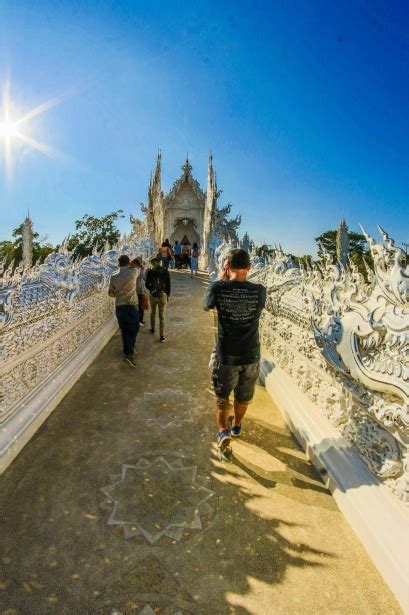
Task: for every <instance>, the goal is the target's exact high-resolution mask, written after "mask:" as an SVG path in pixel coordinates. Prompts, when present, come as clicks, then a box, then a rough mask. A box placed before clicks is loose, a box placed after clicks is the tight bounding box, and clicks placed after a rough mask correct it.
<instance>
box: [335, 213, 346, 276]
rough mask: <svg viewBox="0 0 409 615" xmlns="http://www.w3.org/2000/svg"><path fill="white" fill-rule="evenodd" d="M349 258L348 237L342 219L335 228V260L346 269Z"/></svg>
mask: <svg viewBox="0 0 409 615" xmlns="http://www.w3.org/2000/svg"><path fill="white" fill-rule="evenodd" d="M348 258H349V236H348V227H347V225H346V222H345V220H344V218H341V220H340V221H339V225H338V228H337V259H338V261H339V262H340V263H341V264H342V265H343V266H344V267H346V266H347V265H348Z"/></svg>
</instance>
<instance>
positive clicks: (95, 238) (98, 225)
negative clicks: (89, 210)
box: [68, 209, 124, 257]
mask: <svg viewBox="0 0 409 615" xmlns="http://www.w3.org/2000/svg"><path fill="white" fill-rule="evenodd" d="M123 217H124V216H123V210H122V209H118V210H117V211H113V212H111V213H110V214H107V215H106V216H102V218H97V217H96V216H90V215H89V214H85V216H83V217H82V218H81V220H76V221H75V229H76V231H77V232H76V233H75V234H74V235H71V237H70V239H69V241H68V249H69V250H71V251H73V252H74V255H75V256H81V257H84V256H89V255H91V254H92V251H93V249H94V248H97V249H98V250H101V249H102V248H103V246H104V245H105V243H106V242H107V241H108V243H109V245H110V247H111V248H112V246H113V245H115V244H116V243H117V242H118V240H119V238H120V236H121V233H120V231H119V229H118V227H117V226H116V225H115V222H116V221H117V220H118V218H123Z"/></svg>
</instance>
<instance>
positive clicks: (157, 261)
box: [149, 256, 160, 267]
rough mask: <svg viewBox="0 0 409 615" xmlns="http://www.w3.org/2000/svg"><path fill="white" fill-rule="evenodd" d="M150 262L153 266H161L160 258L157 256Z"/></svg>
mask: <svg viewBox="0 0 409 615" xmlns="http://www.w3.org/2000/svg"><path fill="white" fill-rule="evenodd" d="M149 262H150V264H151V265H152V267H159V266H160V260H159V259H158V258H156V256H155V257H154V258H151V260H150V261H149Z"/></svg>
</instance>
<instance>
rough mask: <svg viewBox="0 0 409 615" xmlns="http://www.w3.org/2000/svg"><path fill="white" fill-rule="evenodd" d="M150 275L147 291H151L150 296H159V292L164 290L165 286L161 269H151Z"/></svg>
mask: <svg viewBox="0 0 409 615" xmlns="http://www.w3.org/2000/svg"><path fill="white" fill-rule="evenodd" d="M151 276H152V280H151V288H150V291H149V292H150V293H151V295H152V297H160V296H161V294H162V293H164V292H165V288H166V285H165V280H164V275H163V274H162V272H161V271H152V273H151Z"/></svg>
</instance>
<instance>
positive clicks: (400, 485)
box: [252, 229, 409, 502]
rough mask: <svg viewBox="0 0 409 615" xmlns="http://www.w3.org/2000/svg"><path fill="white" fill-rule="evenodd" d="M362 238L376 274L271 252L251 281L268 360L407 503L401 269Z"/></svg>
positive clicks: (408, 372)
mask: <svg viewBox="0 0 409 615" xmlns="http://www.w3.org/2000/svg"><path fill="white" fill-rule="evenodd" d="M381 233H382V239H383V242H382V243H376V242H375V240H374V239H373V238H372V237H370V236H369V235H366V237H367V240H368V243H369V246H370V249H371V253H372V257H373V259H374V267H375V271H374V272H372V271H371V270H368V274H369V282H365V279H364V277H363V275H362V274H360V273H359V271H358V269H357V268H356V266H355V265H354V264H353V263H350V267H349V268H344V267H343V266H342V265H341V264H339V263H338V264H334V263H332V262H331V261H330V259H329V257H326V258H325V259H324V265H323V266H322V267H318V266H314V268H312V269H311V268H307V269H298V268H296V267H295V265H294V263H293V262H292V260H291V258H290V257H289V256H286V255H285V254H284V253H283V252H282V250H281V249H280V250H277V251H275V253H274V254H273V256H272V257H270V259H269V262H268V263H267V264H266V265H265V266H264V267H263V266H262V264H261V263H260V262H259V263H258V264H257V267H258V269H256V270H255V271H254V272H253V274H252V279H253V280H257V281H260V282H262V283H264V284H265V285H266V287H267V290H268V306H267V311H266V312H265V313H264V316H263V317H262V327H261V330H262V340H263V345H264V348H265V349H266V351H267V352H268V353H269V354H270V356H272V358H273V360H274V362H276V363H277V364H278V365H279V366H280V367H281V368H282V369H284V370H285V371H286V372H287V374H288V375H289V376H290V377H291V378H292V379H293V382H294V384H295V385H297V386H298V387H299V388H300V389H301V390H302V391H304V393H305V394H306V395H307V396H308V397H309V398H310V399H311V400H312V401H313V402H314V403H315V404H316V405H318V406H319V407H320V408H321V409H322V411H323V412H324V413H325V414H326V416H327V418H328V420H329V421H330V422H331V423H332V424H333V425H334V426H335V427H336V428H337V429H338V430H339V432H340V434H342V435H343V436H344V437H345V438H347V439H348V440H349V441H350V442H351V443H352V444H353V445H354V446H355V447H356V448H357V450H358V451H359V453H360V454H361V457H362V459H363V460H364V461H365V463H366V464H367V465H368V467H369V468H370V469H371V471H372V472H374V474H376V475H377V476H378V478H379V479H381V480H382V481H384V482H385V483H386V484H387V485H388V486H389V487H390V488H391V489H392V491H393V492H394V493H395V494H396V495H397V496H398V497H399V498H400V499H401V500H403V501H405V502H409V456H408V443H409V267H408V265H407V264H406V257H405V254H404V252H403V251H402V250H400V249H399V248H398V247H396V246H395V245H394V242H393V240H392V239H390V237H389V236H388V235H387V233H385V232H384V231H383V230H382V229H381Z"/></svg>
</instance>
